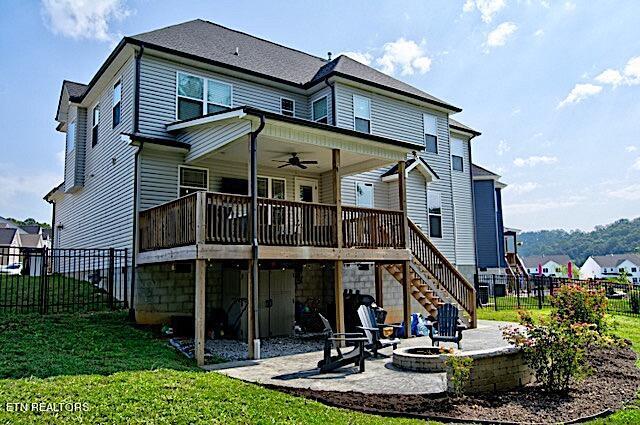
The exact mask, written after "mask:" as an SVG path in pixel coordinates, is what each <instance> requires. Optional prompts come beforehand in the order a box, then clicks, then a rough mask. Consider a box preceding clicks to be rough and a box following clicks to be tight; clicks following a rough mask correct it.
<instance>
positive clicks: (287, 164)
mask: <svg viewBox="0 0 640 425" xmlns="http://www.w3.org/2000/svg"><path fill="white" fill-rule="evenodd" d="M289 165H291V164H289V163H286V164H282V165H281V166H279V167H278V168H283V167H287V166H289Z"/></svg>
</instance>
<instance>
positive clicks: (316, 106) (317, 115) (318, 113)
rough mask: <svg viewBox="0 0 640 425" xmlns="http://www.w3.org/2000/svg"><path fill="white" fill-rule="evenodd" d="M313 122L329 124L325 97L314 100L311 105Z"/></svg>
mask: <svg viewBox="0 0 640 425" xmlns="http://www.w3.org/2000/svg"><path fill="white" fill-rule="evenodd" d="M311 109H312V114H313V120H314V121H315V122H321V123H323V124H328V123H329V109H328V107H327V96H324V97H321V98H320V99H317V100H314V101H313V104H312V105H311Z"/></svg>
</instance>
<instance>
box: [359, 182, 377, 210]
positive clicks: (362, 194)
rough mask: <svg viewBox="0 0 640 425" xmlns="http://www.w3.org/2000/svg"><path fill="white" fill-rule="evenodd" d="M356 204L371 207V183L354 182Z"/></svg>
mask: <svg viewBox="0 0 640 425" xmlns="http://www.w3.org/2000/svg"><path fill="white" fill-rule="evenodd" d="M356 205H357V206H359V207H368V208H373V184H372V183H364V182H356Z"/></svg>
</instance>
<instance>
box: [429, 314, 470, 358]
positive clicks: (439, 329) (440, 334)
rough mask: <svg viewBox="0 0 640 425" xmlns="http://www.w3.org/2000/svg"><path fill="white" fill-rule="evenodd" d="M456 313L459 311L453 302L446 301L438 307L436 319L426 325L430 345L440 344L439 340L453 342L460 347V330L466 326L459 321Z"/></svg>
mask: <svg viewBox="0 0 640 425" xmlns="http://www.w3.org/2000/svg"><path fill="white" fill-rule="evenodd" d="M458 314H459V311H458V309H457V308H456V307H455V306H454V305H453V304H450V303H447V304H445V305H443V306H440V307H438V319H437V320H436V321H435V322H431V323H429V324H428V325H427V326H428V328H429V337H430V338H431V345H432V346H436V345H437V346H440V341H443V342H455V343H457V344H458V349H462V345H461V344H460V340H461V339H462V331H463V330H465V329H467V327H466V326H464V325H463V324H462V323H461V322H460V320H459V319H458Z"/></svg>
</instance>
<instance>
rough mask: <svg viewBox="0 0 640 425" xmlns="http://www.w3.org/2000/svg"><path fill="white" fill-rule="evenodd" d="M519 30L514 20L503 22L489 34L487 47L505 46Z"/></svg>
mask: <svg viewBox="0 0 640 425" xmlns="http://www.w3.org/2000/svg"><path fill="white" fill-rule="evenodd" d="M517 30H518V26H517V25H516V24H514V23H513V22H503V23H501V24H500V25H498V26H497V27H496V28H495V29H494V30H493V31H491V32H490V33H489V34H488V35H487V41H486V42H485V45H486V46H487V47H499V46H504V45H505V44H506V43H507V40H508V39H509V37H511V36H512V35H513V33H515V32H516V31H517Z"/></svg>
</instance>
